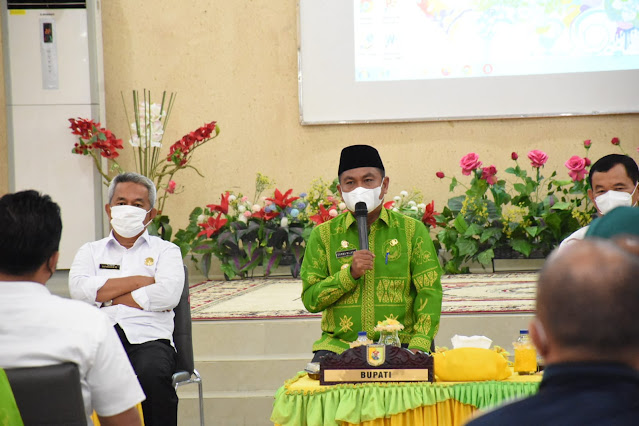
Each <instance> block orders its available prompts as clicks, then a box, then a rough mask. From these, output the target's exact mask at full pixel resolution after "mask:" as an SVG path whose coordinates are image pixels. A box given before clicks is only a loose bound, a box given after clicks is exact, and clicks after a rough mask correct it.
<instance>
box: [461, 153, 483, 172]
mask: <svg viewBox="0 0 639 426" xmlns="http://www.w3.org/2000/svg"><path fill="white" fill-rule="evenodd" d="M459 165H460V166H461V168H462V174H463V175H466V176H468V175H470V172H472V171H473V170H475V169H478V168H479V167H481V161H479V156H478V155H477V154H475V153H474V152H471V153H470V154H466V155H464V156H463V157H462V159H461V160H460V161H459Z"/></svg>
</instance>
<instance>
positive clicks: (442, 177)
mask: <svg viewBox="0 0 639 426" xmlns="http://www.w3.org/2000/svg"><path fill="white" fill-rule="evenodd" d="M638 149H639V148H638ZM435 176H437V177H438V178H440V179H444V172H437V173H435Z"/></svg>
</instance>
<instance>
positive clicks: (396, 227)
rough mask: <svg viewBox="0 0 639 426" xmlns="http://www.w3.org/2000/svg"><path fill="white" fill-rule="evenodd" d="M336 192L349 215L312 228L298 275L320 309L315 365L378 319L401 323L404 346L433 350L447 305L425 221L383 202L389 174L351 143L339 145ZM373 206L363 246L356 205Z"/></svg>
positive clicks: (369, 151)
mask: <svg viewBox="0 0 639 426" xmlns="http://www.w3.org/2000/svg"><path fill="white" fill-rule="evenodd" d="M338 178H339V185H338V186H337V189H338V190H339V192H340V194H341V196H342V198H343V199H344V203H346V207H347V208H348V210H349V211H348V212H346V213H343V214H341V215H339V216H337V217H335V218H334V219H332V220H330V221H328V222H325V223H323V224H321V225H318V226H317V227H315V229H313V232H312V233H311V237H310V239H309V241H308V243H307V246H306V253H305V254H304V261H303V263H302V270H301V276H302V281H303V283H304V287H303V290H302V301H303V302H304V306H306V309H308V310H309V311H310V312H320V311H323V313H322V336H321V337H320V339H319V340H317V341H316V342H315V343H314V344H313V352H314V353H315V356H314V357H313V362H318V361H319V360H320V359H322V358H323V357H324V356H326V354H327V353H330V352H334V353H338V354H339V353H342V352H343V351H345V350H346V349H348V348H349V342H352V341H354V340H355V339H356V338H357V333H358V332H359V331H366V332H367V334H368V337H369V338H370V339H373V340H377V339H378V338H379V333H376V332H374V331H373V328H374V327H375V325H376V324H377V322H378V321H384V320H385V319H390V318H393V319H396V320H397V321H399V322H400V323H402V324H403V325H404V330H403V331H401V332H400V333H399V337H400V340H401V342H402V346H405V347H408V348H409V349H411V350H413V352H416V351H418V350H419V351H428V350H430V348H431V343H432V342H433V339H434V337H435V335H436V334H437V330H438V329H439V317H440V314H441V306H442V287H441V283H440V277H441V273H442V270H441V267H440V265H439V261H438V259H437V254H436V252H435V248H434V246H433V242H432V241H431V239H430V236H429V233H428V230H427V229H426V226H425V225H424V224H423V223H421V222H420V221H418V220H415V219H412V218H409V217H408V216H404V215H402V214H400V213H397V212H394V211H392V210H388V209H385V208H384V207H383V201H384V195H386V193H387V192H388V182H389V179H388V177H387V176H385V171H384V164H383V163H382V159H381V158H380V156H379V153H378V152H377V150H376V149H375V148H373V147H371V146H368V145H352V146H349V147H346V148H344V149H343V150H342V154H341V157H340V163H339V170H338ZM360 201H362V202H365V203H366V207H367V209H368V217H367V223H368V233H369V234H368V240H369V243H368V245H369V247H368V250H358V249H357V247H358V232H357V223H356V220H355V217H354V216H353V212H354V211H355V204H357V203H358V202H360Z"/></svg>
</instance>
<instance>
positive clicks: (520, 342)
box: [513, 330, 537, 374]
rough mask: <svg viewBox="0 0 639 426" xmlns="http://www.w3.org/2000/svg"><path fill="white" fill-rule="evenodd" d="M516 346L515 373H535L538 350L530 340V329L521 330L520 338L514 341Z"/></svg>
mask: <svg viewBox="0 0 639 426" xmlns="http://www.w3.org/2000/svg"><path fill="white" fill-rule="evenodd" d="M513 346H514V348H515V373H519V374H533V373H535V372H537V351H536V350H535V346H534V345H533V343H532V341H531V340H530V336H529V335H528V330H519V338H518V339H517V341H516V342H514V343H513Z"/></svg>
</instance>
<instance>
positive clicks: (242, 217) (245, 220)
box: [237, 214, 248, 223]
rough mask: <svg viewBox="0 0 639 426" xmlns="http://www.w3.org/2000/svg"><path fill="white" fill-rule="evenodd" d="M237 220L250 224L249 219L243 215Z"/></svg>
mask: <svg viewBox="0 0 639 426" xmlns="http://www.w3.org/2000/svg"><path fill="white" fill-rule="evenodd" d="M237 220H239V221H240V222H244V223H246V222H248V218H247V217H246V216H244V215H243V214H241V215H239V216H238V217H237Z"/></svg>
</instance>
